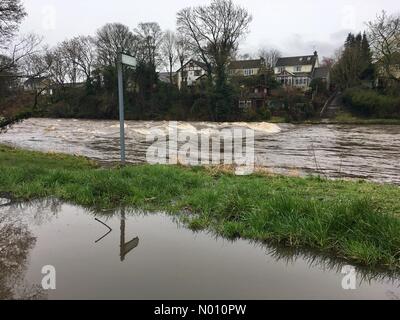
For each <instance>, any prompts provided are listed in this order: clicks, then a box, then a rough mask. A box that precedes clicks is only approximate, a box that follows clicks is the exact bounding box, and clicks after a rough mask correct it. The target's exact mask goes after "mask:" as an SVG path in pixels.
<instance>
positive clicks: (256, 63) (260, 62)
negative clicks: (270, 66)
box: [229, 59, 265, 70]
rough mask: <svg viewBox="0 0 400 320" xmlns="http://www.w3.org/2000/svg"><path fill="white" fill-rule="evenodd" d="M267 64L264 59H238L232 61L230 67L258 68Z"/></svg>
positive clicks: (233, 68)
mask: <svg viewBox="0 0 400 320" xmlns="http://www.w3.org/2000/svg"><path fill="white" fill-rule="evenodd" d="M264 65H265V61H264V59H257V60H236V61H231V63H230V65H229V69H231V70H240V69H257V68H261V67H263V66H264Z"/></svg>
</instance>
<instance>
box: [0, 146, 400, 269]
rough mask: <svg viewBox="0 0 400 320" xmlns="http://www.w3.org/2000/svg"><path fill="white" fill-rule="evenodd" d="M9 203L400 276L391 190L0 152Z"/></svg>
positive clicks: (398, 229) (399, 195)
mask: <svg viewBox="0 0 400 320" xmlns="http://www.w3.org/2000/svg"><path fill="white" fill-rule="evenodd" d="M1 194H8V195H12V196H13V197H15V199H20V200H28V199H35V198H45V197H56V198H59V199H61V200H64V201H68V202H73V203H76V204H78V205H82V206H86V207H91V208H97V209H110V208H115V207H119V206H129V207H133V208H138V209H141V210H146V211H150V212H153V211H157V210H162V211H166V212H168V213H170V214H179V215H178V216H179V217H180V218H181V219H183V221H184V222H185V223H187V224H188V225H189V226H190V227H191V228H192V229H195V230H199V229H209V230H212V231H215V232H216V233H218V234H220V235H223V236H225V237H228V238H235V237H243V238H248V239H253V240H259V241H268V242H273V243H280V244H284V245H287V246H291V247H299V248H309V249H315V250H317V251H318V252H321V253H323V254H328V255H331V256H333V257H338V258H342V259H345V260H347V261H349V262H352V263H354V264H359V265H364V266H368V267H380V268H385V269H390V270H397V271H398V270H400V200H399V199H400V189H399V188H398V187H397V186H392V185H379V184H374V183H367V182H356V181H332V180H325V179H321V178H296V177H283V176H267V175H262V174H255V175H252V176H246V177H238V176H234V175H232V174H230V173H229V172H222V171H218V170H211V169H206V168H184V167H178V166H150V165H141V166H127V167H124V168H118V167H114V168H103V167H100V166H98V165H96V163H94V162H91V161H89V160H86V159H84V158H79V157H73V156H67V155H59V154H43V153H38V152H30V151H22V150H17V149H11V148H9V147H4V146H0V196H1ZM182 212H183V213H184V214H182Z"/></svg>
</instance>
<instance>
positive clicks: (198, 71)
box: [176, 59, 207, 89]
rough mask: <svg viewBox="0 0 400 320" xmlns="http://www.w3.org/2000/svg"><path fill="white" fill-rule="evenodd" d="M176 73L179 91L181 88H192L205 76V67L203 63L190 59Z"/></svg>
mask: <svg viewBox="0 0 400 320" xmlns="http://www.w3.org/2000/svg"><path fill="white" fill-rule="evenodd" d="M176 73H177V83H178V88H179V89H181V88H182V87H183V86H188V87H191V86H194V85H195V84H196V83H197V82H198V81H199V80H200V79H201V78H203V77H204V76H205V75H206V74H207V67H206V65H205V63H203V62H200V61H196V60H193V59H191V60H189V61H188V62H187V63H186V64H185V65H183V67H182V68H180V69H179V70H178V71H177V72H176Z"/></svg>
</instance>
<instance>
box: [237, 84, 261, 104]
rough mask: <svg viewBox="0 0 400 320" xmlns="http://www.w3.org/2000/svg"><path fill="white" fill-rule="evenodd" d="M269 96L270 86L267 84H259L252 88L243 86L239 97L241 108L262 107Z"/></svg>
mask: <svg viewBox="0 0 400 320" xmlns="http://www.w3.org/2000/svg"><path fill="white" fill-rule="evenodd" d="M267 97H268V87H267V86H265V85H257V86H254V87H250V88H245V87H242V88H241V92H240V98H239V108H240V109H249V108H252V107H254V108H257V109H258V108H261V107H263V106H264V105H265V104H266V101H267Z"/></svg>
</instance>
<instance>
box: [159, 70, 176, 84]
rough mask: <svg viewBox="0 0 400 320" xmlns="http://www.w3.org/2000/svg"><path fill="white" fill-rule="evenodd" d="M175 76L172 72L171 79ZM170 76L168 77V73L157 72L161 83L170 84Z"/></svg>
mask: <svg viewBox="0 0 400 320" xmlns="http://www.w3.org/2000/svg"><path fill="white" fill-rule="evenodd" d="M175 75H176V73H175V72H172V77H175ZM169 76H170V75H169V72H159V73H158V79H159V80H160V81H161V82H167V83H170V77H169Z"/></svg>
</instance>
